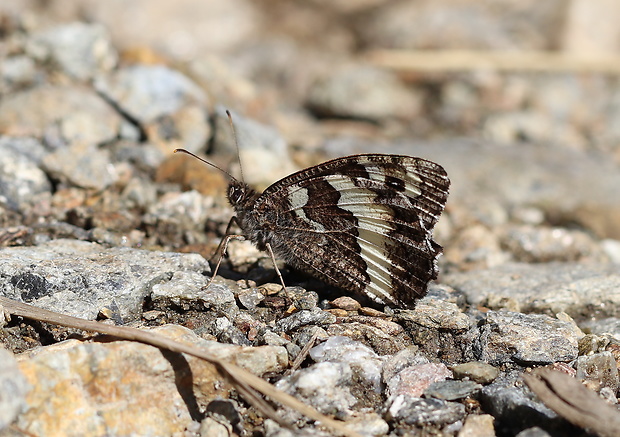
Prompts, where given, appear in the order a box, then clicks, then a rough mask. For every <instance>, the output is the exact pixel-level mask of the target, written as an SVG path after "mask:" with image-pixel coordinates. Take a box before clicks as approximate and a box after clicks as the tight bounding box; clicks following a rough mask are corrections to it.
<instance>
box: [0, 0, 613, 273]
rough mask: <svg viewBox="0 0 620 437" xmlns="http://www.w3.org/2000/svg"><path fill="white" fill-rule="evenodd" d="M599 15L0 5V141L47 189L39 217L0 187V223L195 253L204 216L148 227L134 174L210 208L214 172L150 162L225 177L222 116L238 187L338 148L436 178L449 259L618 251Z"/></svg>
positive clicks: (507, 5)
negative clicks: (442, 196)
mask: <svg viewBox="0 0 620 437" xmlns="http://www.w3.org/2000/svg"><path fill="white" fill-rule="evenodd" d="M618 22H620V3H618V2H616V1H613V0H549V1H546V2H537V1H530V0H519V1H515V0H488V1H474V0H439V1H438V0H417V1H397V0H362V1H353V0H335V1H325V0H304V1H279V0H263V1H250V0H209V1H191V0H179V1H175V2H167V1H162V0H135V1H132V2H125V1H120V0H108V1H105V2H100V1H94V0H80V1H67V0H65V1H62V0H57V1H44V0H38V1H37V0H5V1H3V2H2V4H1V5H0V38H1V39H0V51H1V52H0V56H1V59H0V98H1V99H2V100H1V101H0V133H1V134H3V135H4V136H5V137H10V138H15V137H19V138H30V139H33V140H34V141H35V142H36V143H37V144H38V146H37V147H40V148H37V149H36V150H38V151H37V152H36V153H35V152H32V153H31V155H32V156H35V157H36V158H35V162H37V163H41V164H40V165H39V164H37V165H39V167H41V168H42V169H43V170H44V172H45V175H46V178H49V179H50V180H51V183H52V188H42V189H40V190H39V192H36V191H37V190H35V194H36V195H37V196H43V197H44V198H45V199H47V200H46V201H44V202H43V203H41V202H42V201H41V200H40V199H39V198H36V199H39V203H38V204H37V203H36V202H35V203H34V204H33V203H32V201H31V200H32V199H31V198H29V200H28V201H24V196H25V194H24V192H23V191H24V188H23V186H24V184H26V185H28V184H30V185H28V186H31V185H32V184H31V183H30V182H28V181H26V182H23V181H22V185H21V186H22V192H19V190H18V189H17V188H15V189H14V190H13V191H11V190H8V189H5V191H6V193H5V194H4V198H5V202H4V204H5V208H6V210H7V215H6V216H7V217H9V216H11V214H17V215H16V216H15V217H19V220H18V219H5V225H6V224H7V223H14V222H22V223H29V222H32V221H36V220H39V219H40V217H41V216H48V217H49V216H54V217H56V218H60V219H61V220H66V221H68V222H70V223H72V224H75V225H78V226H81V227H83V228H87V229H90V230H92V229H116V230H117V231H118V230H119V229H120V230H121V231H120V232H123V231H122V230H123V229H125V230H128V229H133V230H136V229H139V230H140V231H139V232H142V233H141V234H139V235H138V234H135V235H134V236H133V237H128V239H126V240H122V241H121V243H123V244H129V245H148V244H158V245H162V246H164V247H176V248H178V247H179V245H180V244H179V243H178V238H181V240H182V241H184V243H183V244H181V245H187V246H193V245H195V244H197V243H203V242H204V241H205V240H204V237H201V236H200V232H202V231H203V230H204V228H205V227H206V228H207V230H211V231H216V230H217V229H219V228H217V226H215V225H213V226H211V225H210V224H209V223H210V221H218V217H219V216H217V215H215V216H214V213H213V212H212V211H210V212H209V213H208V214H207V213H205V212H204V211H203V209H201V208H202V207H198V206H196V205H197V204H200V205H202V203H200V202H202V200H200V201H199V200H196V199H194V200H191V201H189V200H187V199H186V201H187V202H190V204H191V206H188V205H185V206H182V207H181V206H179V208H181V211H184V212H183V213H179V215H185V216H191V215H192V214H194V216H193V219H195V220H197V221H198V223H200V226H198V227H196V225H190V224H180V223H178V221H179V220H181V221H182V220H183V219H182V218H178V217H177V218H175V219H174V220H172V219H170V220H172V222H171V223H172V224H171V223H167V224H166V225H162V223H166V219H164V218H162V217H161V216H159V215H158V214H162V213H163V211H166V212H169V211H172V210H174V208H171V207H170V205H169V204H166V203H165V201H170V202H173V201H172V200H170V198H171V197H173V194H171V193H169V192H166V189H163V188H161V187H162V186H170V185H157V187H156V188H152V187H150V188H148V187H147V188H145V187H146V186H147V185H148V184H146V182H144V177H145V175H147V176H149V177H151V178H153V179H154V180H155V181H156V182H157V183H159V184H177V186H182V187H183V188H184V189H185V190H197V191H198V192H200V193H202V195H208V196H216V200H215V204H216V205H218V204H219V203H218V202H219V201H218V200H217V196H220V197H221V195H222V194H223V193H224V192H225V185H226V180H225V179H224V178H222V177H221V175H220V174H218V173H217V172H213V171H211V170H210V169H208V168H205V167H204V166H202V165H200V164H198V163H190V162H189V160H188V159H187V157H186V156H183V157H179V156H171V152H172V150H173V149H174V148H175V147H185V148H187V149H189V150H191V151H194V152H196V153H209V154H210V159H212V160H213V161H214V162H217V163H218V164H220V165H225V166H228V167H227V168H230V169H231V171H233V172H234V171H236V168H235V167H238V166H237V165H236V164H235V161H236V157H235V152H234V146H231V144H232V143H231V141H232V140H231V135H230V128H229V127H228V122H227V120H226V118H225V116H223V110H224V109H225V108H228V109H230V110H231V111H232V112H233V114H234V115H233V117H234V120H235V125H236V128H237V132H238V136H239V140H240V147H241V159H242V162H243V163H244V164H243V165H244V171H245V176H246V179H247V180H248V182H250V183H253V184H256V185H257V186H259V187H263V188H264V187H265V186H267V185H269V184H270V183H271V182H273V181H275V180H277V179H278V178H281V177H283V176H285V175H287V174H289V173H290V172H292V171H294V170H296V169H299V168H303V167H305V166H308V165H312V164H316V163H318V162H320V161H321V160H323V159H326V158H329V157H334V156H341V155H346V154H351V153H361V152H386V153H406V154H410V155H417V156H423V157H425V158H428V159H431V160H433V161H436V162H439V163H440V164H442V165H444V166H445V167H446V169H447V170H448V173H449V174H450V175H451V179H452V181H453V185H452V190H451V197H450V199H449V202H448V208H447V214H446V218H444V219H442V222H440V225H439V227H438V229H437V234H438V239H439V240H440V241H441V240H443V242H444V243H445V242H446V241H451V245H450V247H451V249H450V248H449V249H448V251H447V259H448V261H449V262H451V263H452V264H453V265H458V266H459V267H460V268H473V267H488V266H492V265H496V264H500V263H503V262H505V261H506V260H510V259H512V260H524V261H535V262H538V261H549V260H580V259H596V260H600V259H602V258H605V259H609V258H610V257H611V259H613V260H620V249H619V248H618V243H617V241H616V240H618V239H620V194H618V192H619V191H620V190H618V189H617V187H618V186H620V173H619V171H618V164H619V162H620V85H619V83H618V75H619V74H620V57H619V56H618V51H619V49H620V28H619V27H618V26H617V23H618ZM32 147H34V146H32ZM22 150H23V148H22ZM32 150H35V149H34V148H33V149H32ZM77 157H80V159H78V158H77ZM195 164H196V165H195ZM31 179H32V178H31ZM171 190H172V189H171ZM26 191H27V190H26ZM104 191H107V194H101V193H103V192H104ZM172 191H174V190H172ZM42 192H43V193H47V194H41V193H42ZM7 193H8V194H7ZM93 193H96V194H93ZM110 193H117V195H118V198H112V197H113V195H112V194H110ZM45 196H47V197H45ZM166 196H168V197H166ZM119 199H120V200H119ZM46 202H47V203H46ZM162 202H163V203H162ZM191 202H194V203H191ZM196 202H197V203H196ZM209 202H211V201H209ZM209 202H207V207H211V206H212V203H209ZM173 203H174V202H173ZM221 203H222V204H223V203H224V202H221ZM33 205H35V206H33ZM36 205H38V206H36ZM154 205H155V206H154ZM157 205H158V206H157ZM158 208H159V209H158ZM183 208H185V209H183ZM188 208H189V209H191V208H196V210H195V211H194V212H193V213H192V214H190V213H188V212H187V211H188ZM205 208H206V207H205ZM111 210H115V211H116V213H115V214H111V213H110V211H111ZM129 210H131V211H136V210H137V211H139V212H140V213H141V214H142V215H141V216H140V217H139V218H136V217H135V216H133V215H131V214H127V215H126V216H123V215H122V214H120V215H121V216H119V211H129ZM192 211H193V210H192ZM224 215H226V214H225V213H222V217H223V216H224ZM207 216H208V217H207ZM35 217H39V218H35ZM214 217H215V218H214ZM175 220H176V221H175ZM205 223H206V224H205ZM175 229H176V230H175ZM178 229H182V230H183V231H182V232H181V231H178ZM199 231H200V232H199ZM220 231H221V229H220ZM136 232H137V231H136ZM170 233H171V235H169V237H165V235H168V234H170ZM124 235H125V237H126V234H124ZM98 238H99V239H100V241H107V240H106V239H108V240H110V241H117V240H114V239H113V238H112V236H110V235H109V234H107V233H105V232H103V231H102V235H100V236H99V237H98ZM119 241H120V240H119ZM451 251H452V253H451Z"/></svg>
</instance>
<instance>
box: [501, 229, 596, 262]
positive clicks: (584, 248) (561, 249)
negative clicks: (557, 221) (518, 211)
mask: <svg viewBox="0 0 620 437" xmlns="http://www.w3.org/2000/svg"><path fill="white" fill-rule="evenodd" d="M502 234H503V235H502V236H501V237H500V242H501V244H502V247H504V248H505V249H506V250H508V251H510V252H511V253H512V256H513V259H514V260H515V261H518V262H527V263H543V262H551V261H562V262H565V261H578V260H582V259H585V258H593V259H599V260H605V258H606V256H605V254H604V252H603V249H602V248H601V246H600V245H599V244H598V243H597V242H595V241H594V239H593V238H592V236H590V235H589V234H587V233H586V232H583V231H579V230H569V229H564V228H550V227H541V226H510V227H508V228H507V229H505V230H504V231H503V233H502Z"/></svg>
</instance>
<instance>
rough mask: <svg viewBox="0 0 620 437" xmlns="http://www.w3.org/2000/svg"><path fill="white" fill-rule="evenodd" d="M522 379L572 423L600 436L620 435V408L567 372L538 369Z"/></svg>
mask: <svg viewBox="0 0 620 437" xmlns="http://www.w3.org/2000/svg"><path fill="white" fill-rule="evenodd" d="M523 380H524V381H525V383H526V384H527V386H528V387H529V388H530V390H532V391H533V392H534V393H535V394H536V395H537V396H538V397H539V398H540V400H541V401H542V402H543V403H544V404H545V405H546V406H548V407H549V408H551V409H552V410H553V411H555V412H556V413H557V414H558V415H560V416H562V417H563V418H564V419H566V420H568V421H569V422H570V423H572V424H573V425H577V426H579V427H580V428H584V429H586V430H588V431H590V432H594V433H595V434H596V435H599V436H601V437H618V435H620V412H618V410H617V409H616V408H614V407H613V406H611V405H609V404H608V403H607V402H605V401H604V400H603V399H601V398H600V397H599V396H598V395H597V394H596V393H595V392H593V391H592V390H590V389H588V388H586V387H585V386H584V385H583V384H582V383H581V381H579V380H578V379H575V378H573V377H571V376H568V375H566V374H565V373H562V372H558V371H555V370H549V369H539V370H536V371H534V372H532V374H529V375H528V374H524V375H523Z"/></svg>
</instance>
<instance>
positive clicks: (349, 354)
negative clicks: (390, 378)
mask: <svg viewBox="0 0 620 437" xmlns="http://www.w3.org/2000/svg"><path fill="white" fill-rule="evenodd" d="M309 355H310V357H311V358H312V359H313V360H314V361H315V362H317V363H322V362H326V361H329V362H338V363H346V364H347V365H348V366H349V367H350V368H351V371H352V372H353V373H354V375H355V376H356V380H357V381H363V382H364V383H365V384H366V385H367V386H368V387H369V388H370V389H371V390H373V391H375V392H376V393H380V392H381V389H382V387H381V367H382V365H383V359H382V358H381V357H379V356H378V355H377V354H376V353H375V352H374V351H373V350H372V349H370V348H369V347H368V346H366V345H364V344H362V343H360V342H357V341H354V340H351V339H350V338H349V337H330V338H328V339H327V341H325V342H323V343H321V344H319V345H318V346H315V347H313V348H312V349H310V353H309Z"/></svg>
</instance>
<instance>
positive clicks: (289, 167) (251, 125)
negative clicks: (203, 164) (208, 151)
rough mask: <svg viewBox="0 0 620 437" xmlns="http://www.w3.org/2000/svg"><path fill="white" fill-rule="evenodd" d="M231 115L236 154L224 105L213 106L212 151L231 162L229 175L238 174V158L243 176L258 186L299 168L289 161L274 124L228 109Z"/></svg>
mask: <svg viewBox="0 0 620 437" xmlns="http://www.w3.org/2000/svg"><path fill="white" fill-rule="evenodd" d="M231 116H232V122H233V126H234V130H235V136H236V139H237V144H238V146H239V151H238V155H237V146H235V139H234V137H233V132H232V129H231V127H230V121H229V119H228V116H227V115H226V109H225V108H224V107H223V106H221V105H218V106H217V107H216V108H215V114H214V120H213V123H214V125H215V134H214V137H213V146H212V153H213V155H214V156H217V157H221V158H223V159H226V160H227V161H228V162H230V163H231V167H232V168H231V170H232V171H231V174H232V175H233V176H236V177H240V176H241V173H240V172H239V162H240V163H241V164H240V165H241V169H242V171H243V180H244V181H245V182H246V183H248V184H250V185H252V186H254V187H256V188H257V189H260V190H262V189H265V188H266V187H267V186H269V185H271V184H272V183H274V182H276V181H277V180H279V179H282V178H284V177H286V176H288V175H290V174H291V173H294V172H296V171H297V170H299V168H298V167H297V166H296V165H295V164H294V163H293V160H292V158H291V156H290V154H289V150H288V147H287V144H286V141H285V140H284V138H282V136H281V135H280V133H279V132H278V131H277V130H276V129H275V128H273V127H271V126H268V125H265V124H263V123H260V122H258V121H256V120H253V119H251V118H248V117H244V116H243V115H241V114H237V113H236V112H232V111H231Z"/></svg>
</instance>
